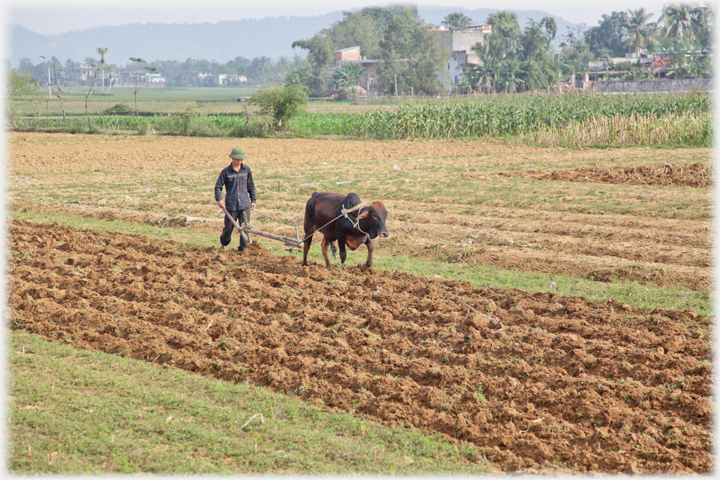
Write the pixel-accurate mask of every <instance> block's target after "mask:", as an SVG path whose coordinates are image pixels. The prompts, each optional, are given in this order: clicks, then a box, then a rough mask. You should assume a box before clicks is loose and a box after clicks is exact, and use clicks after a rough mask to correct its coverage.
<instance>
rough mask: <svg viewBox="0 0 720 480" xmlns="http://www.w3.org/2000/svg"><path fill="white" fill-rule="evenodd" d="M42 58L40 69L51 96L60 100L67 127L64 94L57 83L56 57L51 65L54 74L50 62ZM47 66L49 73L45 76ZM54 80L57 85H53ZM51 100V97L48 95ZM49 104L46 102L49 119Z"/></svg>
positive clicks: (64, 123)
mask: <svg viewBox="0 0 720 480" xmlns="http://www.w3.org/2000/svg"><path fill="white" fill-rule="evenodd" d="M40 58H42V59H43V63H42V67H41V68H40V71H41V72H42V74H43V76H44V77H45V82H46V83H47V86H48V88H49V89H50V94H51V95H53V96H55V97H57V98H58V100H60V110H61V111H62V116H63V125H67V120H66V118H65V107H64V106H63V100H62V95H60V93H61V92H62V89H61V88H60V85H58V81H57V71H56V70H55V57H53V59H52V61H51V62H50V65H52V74H51V73H50V65H48V62H46V61H45V57H43V56H40ZM45 66H47V69H48V73H47V75H46V74H45V68H44V67H45ZM53 79H54V80H55V83H53ZM48 100H49V95H48ZM47 104H48V102H47V101H46V102H45V112H46V117H47Z"/></svg>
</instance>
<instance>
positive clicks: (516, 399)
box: [8, 133, 714, 473]
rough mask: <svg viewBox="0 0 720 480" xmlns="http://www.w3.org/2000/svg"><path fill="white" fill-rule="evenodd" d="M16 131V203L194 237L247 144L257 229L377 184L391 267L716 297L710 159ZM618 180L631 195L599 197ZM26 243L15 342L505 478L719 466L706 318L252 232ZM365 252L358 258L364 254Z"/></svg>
mask: <svg viewBox="0 0 720 480" xmlns="http://www.w3.org/2000/svg"><path fill="white" fill-rule="evenodd" d="M10 141H11V146H10V151H9V173H10V176H9V178H8V187H9V199H8V206H9V208H10V209H11V210H13V211H16V212H29V213H34V214H43V215H45V216H47V217H49V218H52V215H54V214H56V213H63V214H65V215H68V216H75V217H83V218H94V219H99V220H104V221H111V220H121V221H123V222H130V223H139V224H148V225H158V221H161V220H162V219H163V218H164V217H167V216H172V217H174V218H175V219H176V220H175V221H176V223H178V222H177V220H178V219H179V220H183V219H185V218H186V217H187V216H193V217H196V218H197V219H200V220H198V221H192V222H190V223H188V224H187V226H186V227H185V228H187V230H188V232H190V233H192V232H196V231H200V232H208V233H209V232H213V233H214V234H219V230H220V226H221V224H222V217H221V214H220V215H218V209H217V207H216V206H215V204H214V202H213V201H212V185H213V184H214V181H215V179H216V178H217V173H218V171H219V169H220V168H222V167H224V166H225V165H227V163H228V159H227V154H228V152H229V151H230V149H231V148H232V147H234V146H237V145H238V144H239V145H242V146H244V147H245V149H246V151H248V152H249V154H250V158H249V160H248V164H250V165H251V167H252V168H253V173H254V175H255V177H256V179H257V180H256V183H257V185H258V192H259V196H260V198H261V201H260V204H259V206H258V211H257V212H256V214H255V217H254V219H253V224H254V225H255V227H256V228H259V229H260V230H263V231H267V232H271V233H275V234H278V235H286V236H294V233H295V232H294V229H292V228H291V227H288V226H287V225H283V224H282V223H279V222H278V221H280V222H285V223H289V224H293V225H298V226H299V225H302V217H303V208H304V204H305V201H306V200H307V198H308V197H309V194H310V193H312V191H314V190H318V189H320V190H326V191H336V192H338V193H342V192H345V193H347V192H348V191H353V190H354V189H355V188H356V187H355V185H361V188H362V189H365V190H364V191H367V192H372V193H373V195H372V197H368V196H367V195H361V198H362V199H363V200H365V201H373V200H382V201H383V202H384V203H385V206H386V207H387V208H388V210H389V216H388V221H387V226H388V230H389V231H390V233H391V235H392V236H391V238H390V239H389V240H383V241H380V242H377V244H376V249H375V253H374V256H375V258H376V259H378V258H382V257H383V256H413V257H424V258H427V259H433V260H437V261H442V262H453V263H457V264H460V265H487V266H491V267H496V268H503V269H514V270H519V271H525V272H545V273H553V274H555V273H557V274H563V275H566V276H567V277H569V278H573V277H575V278H587V279H590V280H595V281H602V282H617V283H622V282H628V281H638V282H641V283H648V284H656V285H663V286H668V287H683V288H688V289H692V290H700V291H706V292H708V293H709V292H710V289H711V287H712V282H711V279H712V272H711V268H710V265H711V260H710V258H711V250H712V236H713V229H712V222H711V217H712V215H711V201H710V189H709V188H705V187H707V186H708V185H709V183H704V182H710V181H711V180H709V178H711V177H712V169H711V168H709V167H707V165H708V162H709V158H710V155H711V151H710V150H709V149H678V150H646V149H616V150H612V151H608V150H593V149H562V148H552V149H549V148H537V147H529V146H524V145H514V144H510V143H507V142H504V141H449V142H440V141H438V142H369V141H368V142H358V141H313V140H297V139H287V140H276V139H268V140H258V139H243V140H242V141H237V140H223V139H200V138H185V137H172V138H169V137H124V136H103V135H93V136H87V135H62V134H57V135H49V134H37V133H13V134H11V135H10ZM666 165H671V166H673V170H672V171H669V170H668V169H667V167H666ZM395 166H397V167H398V168H399V169H400V170H398V169H395V168H394V167H395ZM663 169H664V170H663ZM678 169H679V170H678ZM661 170H662V171H661ZM50 172H51V173H52V174H49V173H50ZM493 172H494V173H493ZM680 172H682V177H681V176H680ZM554 173H556V174H557V177H555V178H554V177H553V174H554ZM586 177H587V178H586ZM687 177H691V180H689V179H688V178H687ZM318 178H320V179H322V180H317V179H318ZM611 178H615V179H617V180H619V181H620V183H622V184H621V185H616V184H615V185H614V184H613V183H603V182H607V181H609V180H608V179H611ZM681 178H682V180H681ZM526 179H527V180H526ZM535 179H537V180H539V181H535ZM637 179H640V180H639V183H637V182H636V180H637ZM347 181H351V182H352V183H350V184H349V185H348V184H347ZM663 182H669V183H663ZM677 182H680V183H677ZM681 182H688V183H681ZM693 182H695V183H693ZM649 185H658V187H657V188H648V186H649ZM690 187H699V188H690ZM448 192H450V194H448ZM598 205H600V207H602V209H599V207H598ZM605 209H607V211H605ZM262 214H265V215H268V216H272V217H273V218H274V220H268V219H267V218H263V217H262V216H261V215H262ZM275 220H277V221H275ZM179 224H181V225H182V224H183V223H182V221H180V222H179ZM301 230H302V229H301ZM178 231H179V230H175V232H178ZM10 233H11V235H10V239H9V241H8V245H9V247H10V252H11V253H10V257H11V258H10V261H11V267H12V276H11V279H10V280H11V288H10V292H11V294H12V295H11V302H10V306H11V312H12V318H13V321H14V328H16V329H24V330H27V331H30V332H34V333H38V334H40V335H43V336H44V337H46V338H49V339H52V340H56V341H62V342H67V343H70V344H72V345H76V346H78V347H82V348H89V349H97V350H102V351H106V352H110V353H115V354H119V355H125V356H128V357H132V358H136V359H141V360H146V361H150V362H155V363H161V364H165V365H171V366H175V367H177V368H182V369H186V370H189V371H193V372H197V373H199V374H202V375H212V376H215V377H218V378H221V379H225V380H228V381H242V380H250V381H252V382H253V383H255V384H258V385H262V386H267V387H268V388H272V389H274V390H276V391H279V392H284V393H286V394H288V395H297V396H300V397H302V398H304V399H307V400H308V401H311V402H314V403H317V404H324V405H326V406H328V407H331V408H337V409H341V410H344V411H348V412H354V413H355V414H358V415H364V416H367V417H369V418H373V419H376V420H378V421H382V422H385V423H388V424H405V425H413V426H416V427H419V428H422V429H423V430H425V431H427V432H429V433H441V434H443V435H446V436H447V437H448V438H450V439H458V440H460V441H464V442H470V443H472V444H475V445H477V446H478V447H479V449H480V452H481V453H482V455H483V456H485V457H486V458H487V459H488V460H490V461H491V462H493V463H494V464H495V465H496V466H497V468H499V469H501V470H503V471H516V470H522V471H539V472H549V471H563V472H576V471H580V472H591V471H592V472H643V473H691V472H695V473H707V472H710V471H711V469H712V468H713V467H712V464H713V461H714V459H713V456H712V454H711V450H710V446H711V445H712V444H713V442H714V435H713V431H712V425H711V421H710V416H711V409H712V397H711V387H710V385H711V381H712V377H713V372H712V369H711V364H710V343H709V342H710V340H709V338H710V337H711V335H712V328H711V326H710V322H712V319H710V320H704V319H701V318H698V316H697V315H696V314H695V313H694V312H692V311H689V310H688V311H664V310H653V311H645V310H638V309H634V308H631V307H629V306H628V305H623V304H620V303H618V302H616V301H612V300H611V301H607V302H602V303H596V302H592V301H589V300H587V299H585V298H581V297H560V296H558V295H555V294H553V293H551V292H541V293H537V294H534V295H530V294H528V293H526V292H523V291H520V290H514V289H498V288H478V287H476V286H474V285H472V284H469V283H464V282H457V281H443V280H441V279H428V278H422V277H415V276H411V275H408V274H404V273H389V272H384V271H377V270H372V269H371V270H370V271H368V272H361V271H360V269H359V268H358V267H349V268H348V270H347V271H346V272H334V273H330V272H328V271H327V270H325V269H324V268H321V266H320V265H318V264H316V263H313V262H311V266H310V267H306V268H303V267H301V266H300V261H299V260H297V259H296V258H294V257H292V256H289V255H288V256H283V257H275V256H273V255H271V254H270V253H269V252H268V251H267V250H266V249H264V248H263V247H262V245H261V243H260V242H257V241H256V242H255V243H253V245H252V246H251V248H250V249H249V250H246V251H245V252H243V253H239V252H237V251H236V250H231V251H227V252H221V251H219V250H217V249H214V248H204V247H203V248H200V247H197V248H193V247H189V246H187V245H185V244H182V243H178V242H171V241H157V240H152V239H148V238H145V237H140V236H131V235H122V234H118V233H112V232H110V231H103V230H98V231H90V230H87V231H85V230H76V229H73V228H70V227H62V226H58V225H54V226H52V228H48V226H47V225H42V226H41V225H39V224H33V223H30V222H25V221H13V222H11V232H10ZM301 233H302V231H301ZM256 240H257V239H256ZM267 241H268V242H270V240H267ZM313 248H315V249H317V248H318V247H317V242H316V246H315V247H313ZM365 255H366V252H365V250H364V249H360V250H359V251H357V252H350V254H349V257H348V261H349V263H348V264H349V265H353V264H354V263H359V262H362V261H364V259H365ZM548 288H549V287H548Z"/></svg>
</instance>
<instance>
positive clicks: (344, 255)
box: [338, 238, 347, 270]
mask: <svg viewBox="0 0 720 480" xmlns="http://www.w3.org/2000/svg"><path fill="white" fill-rule="evenodd" d="M338 245H339V246H340V270H345V259H346V258H347V250H345V239H339V238H338Z"/></svg>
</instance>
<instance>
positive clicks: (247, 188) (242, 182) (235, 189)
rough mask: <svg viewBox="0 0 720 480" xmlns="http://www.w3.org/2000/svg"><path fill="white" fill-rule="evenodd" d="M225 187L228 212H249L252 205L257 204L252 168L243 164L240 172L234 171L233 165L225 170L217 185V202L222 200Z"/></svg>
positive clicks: (221, 173)
mask: <svg viewBox="0 0 720 480" xmlns="http://www.w3.org/2000/svg"><path fill="white" fill-rule="evenodd" d="M223 187H225V208H227V209H228V210H247V209H249V208H250V203H256V201H255V200H256V197H255V183H254V182H253V178H252V172H251V171H250V167H248V166H247V165H245V164H243V165H242V167H240V170H239V171H237V172H236V171H235V170H234V169H233V166H232V163H231V164H230V165H229V166H227V167H225V168H223V169H222V172H220V176H219V177H218V179H217V182H216V183H215V201H216V202H219V201H220V200H221V199H222V189H223Z"/></svg>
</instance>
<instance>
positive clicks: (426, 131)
mask: <svg viewBox="0 0 720 480" xmlns="http://www.w3.org/2000/svg"><path fill="white" fill-rule="evenodd" d="M711 108H712V104H711V100H710V96H709V95H708V94H704V93H689V94H664V95H662V94H661V95H658V94H636V95H585V94H584V95H543V96H539V95H536V96H502V97H489V98H487V99H484V98H481V99H467V100H451V101H449V102H448V101H444V102H425V103H414V104H406V105H403V106H401V107H399V108H397V109H396V110H393V111H388V110H376V111H371V112H366V113H361V114H309V113H306V114H304V115H302V116H300V117H296V118H295V119H293V120H292V121H291V125H290V126H291V128H292V129H293V130H294V131H295V132H296V133H297V134H299V135H306V136H310V135H345V136H352V137H360V138H368V139H407V138H431V139H432V138H435V139H442V138H472V137H485V136H501V135H519V134H520V135H522V134H529V133H532V132H538V131H545V130H547V129H548V128H550V129H555V130H554V131H557V129H561V128H563V127H566V126H568V125H574V124H578V122H580V124H582V122H583V121H586V120H588V119H598V118H614V117H627V118H630V117H636V116H638V115H639V116H647V115H652V116H653V118H662V117H663V116H667V115H686V116H688V117H697V118H698V119H699V120H698V121H699V124H698V126H699V128H701V129H703V131H706V132H709V130H710V121H711V118H710V114H709V112H710V110H711ZM704 138H707V139H708V141H709V133H708V136H707V137H704Z"/></svg>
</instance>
